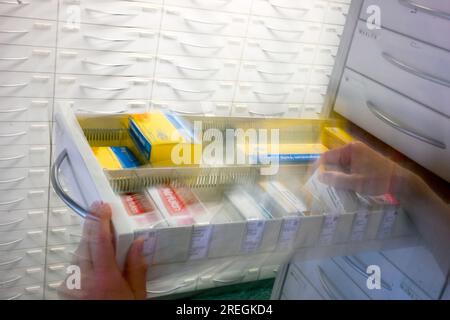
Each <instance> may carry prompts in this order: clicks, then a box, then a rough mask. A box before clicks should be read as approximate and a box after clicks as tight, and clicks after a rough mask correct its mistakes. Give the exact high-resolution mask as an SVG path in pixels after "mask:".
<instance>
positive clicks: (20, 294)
mask: <svg viewBox="0 0 450 320" xmlns="http://www.w3.org/2000/svg"><path fill="white" fill-rule="evenodd" d="M21 296H23V293H18V294H16V295H14V296H12V297H9V298H6V299H5V300H17V299H19V298H20V297H21Z"/></svg>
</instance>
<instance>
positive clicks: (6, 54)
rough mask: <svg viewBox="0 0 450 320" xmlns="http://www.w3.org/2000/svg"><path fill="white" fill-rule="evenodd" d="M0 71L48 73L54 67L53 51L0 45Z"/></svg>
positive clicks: (41, 48) (43, 48)
mask: <svg viewBox="0 0 450 320" xmlns="http://www.w3.org/2000/svg"><path fill="white" fill-rule="evenodd" d="M0 52H1V53H0V70H4V71H26V72H49V71H52V70H53V69H54V67H55V49H52V48H45V47H30V46H13V45H6V44H5V45H3V44H2V45H0Z"/></svg>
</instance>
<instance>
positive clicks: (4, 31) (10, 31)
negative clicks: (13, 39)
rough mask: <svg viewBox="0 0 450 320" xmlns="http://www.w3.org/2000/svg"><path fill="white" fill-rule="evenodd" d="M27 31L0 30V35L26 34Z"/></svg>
mask: <svg viewBox="0 0 450 320" xmlns="http://www.w3.org/2000/svg"><path fill="white" fill-rule="evenodd" d="M28 32H30V31H28V30H0V33H28Z"/></svg>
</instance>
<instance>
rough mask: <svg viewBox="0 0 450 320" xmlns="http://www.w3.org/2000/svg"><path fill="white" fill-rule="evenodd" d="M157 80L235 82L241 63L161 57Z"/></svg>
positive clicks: (158, 64) (209, 59)
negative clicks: (182, 79) (184, 79)
mask: <svg viewBox="0 0 450 320" xmlns="http://www.w3.org/2000/svg"><path fill="white" fill-rule="evenodd" d="M157 61H158V62H157V66H156V72H155V77H156V78H186V79H209V80H229V81H234V80H236V78H237V75H238V72H239V61H237V60H220V59H212V58H197V57H181V56H161V57H158V58H157Z"/></svg>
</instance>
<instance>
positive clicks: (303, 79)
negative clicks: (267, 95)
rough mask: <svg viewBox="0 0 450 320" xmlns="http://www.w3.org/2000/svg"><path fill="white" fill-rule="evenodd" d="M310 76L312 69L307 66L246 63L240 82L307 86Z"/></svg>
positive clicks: (240, 74) (259, 62)
mask: <svg viewBox="0 0 450 320" xmlns="http://www.w3.org/2000/svg"><path fill="white" fill-rule="evenodd" d="M310 75H311V68H310V67H309V66H307V65H298V64H289V63H273V62H263V61H255V62H253V61H244V62H243V63H242V64H241V71H240V73H239V81H252V82H253V81H255V82H281V83H296V84H306V83H308V82H309V80H310Z"/></svg>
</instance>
